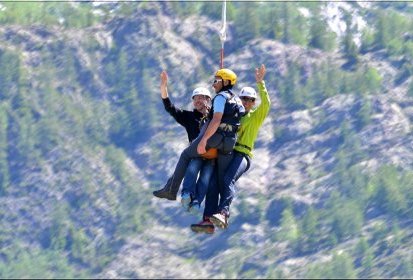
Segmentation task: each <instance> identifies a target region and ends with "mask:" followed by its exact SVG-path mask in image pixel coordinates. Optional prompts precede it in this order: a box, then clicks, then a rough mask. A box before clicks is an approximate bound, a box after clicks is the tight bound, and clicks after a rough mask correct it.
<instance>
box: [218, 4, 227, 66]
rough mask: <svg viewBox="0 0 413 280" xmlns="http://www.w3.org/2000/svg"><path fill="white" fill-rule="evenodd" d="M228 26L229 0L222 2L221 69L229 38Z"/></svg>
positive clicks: (220, 32)
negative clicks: (225, 46)
mask: <svg viewBox="0 0 413 280" xmlns="http://www.w3.org/2000/svg"><path fill="white" fill-rule="evenodd" d="M226 27H227V1H223V2H222V17H221V30H220V31H219V38H220V40H221V63H220V67H221V69H222V68H224V44H225V40H226V39H227V33H226Z"/></svg>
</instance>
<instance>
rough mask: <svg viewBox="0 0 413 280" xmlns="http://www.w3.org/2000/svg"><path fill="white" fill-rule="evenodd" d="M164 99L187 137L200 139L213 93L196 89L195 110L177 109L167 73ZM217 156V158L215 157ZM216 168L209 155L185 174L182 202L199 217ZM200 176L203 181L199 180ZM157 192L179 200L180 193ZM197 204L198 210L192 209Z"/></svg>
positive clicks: (162, 83)
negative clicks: (198, 213) (172, 100)
mask: <svg viewBox="0 0 413 280" xmlns="http://www.w3.org/2000/svg"><path fill="white" fill-rule="evenodd" d="M160 77H161V85H160V90H161V98H162V102H163V104H164V107H165V110H166V111H167V112H168V113H169V114H170V115H171V116H172V117H173V118H174V119H175V120H176V121H177V122H178V123H179V124H180V125H182V126H183V127H184V128H185V130H186V132H187V134H188V140H189V143H191V142H192V141H193V140H194V139H196V138H197V137H198V135H199V133H200V129H201V127H202V125H203V124H204V123H205V122H206V121H207V119H208V114H209V110H210V107H211V93H210V92H209V90H208V89H206V88H204V87H198V88H196V89H195V90H194V91H193V92H192V95H191V99H192V104H193V106H194V110H192V111H189V110H183V109H181V108H177V107H176V106H175V105H174V104H173V103H172V102H171V100H170V98H169V94H168V87H167V85H168V74H167V72H166V71H162V72H161V75H160ZM212 157H213V156H212ZM213 168H214V161H213V160H209V157H208V155H206V157H205V158H196V159H193V160H192V161H191V162H190V164H189V166H188V169H187V172H186V173H185V177H184V180H183V183H182V186H183V188H182V192H181V194H182V195H181V197H182V199H181V203H182V206H183V207H184V209H185V210H187V211H189V212H193V213H194V214H197V212H198V211H200V206H199V205H200V203H201V202H202V201H203V199H204V197H205V194H206V192H207V188H208V184H209V179H210V177H211V174H212V171H213ZM198 174H199V179H198V180H197V178H198ZM166 194H167V195H165V192H162V190H157V191H154V192H153V195H154V196H156V197H159V198H166V199H169V200H175V199H176V194H172V195H169V193H166ZM193 205H195V207H192V206H193Z"/></svg>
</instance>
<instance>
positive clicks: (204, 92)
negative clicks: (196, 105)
mask: <svg viewBox="0 0 413 280" xmlns="http://www.w3.org/2000/svg"><path fill="white" fill-rule="evenodd" d="M196 95H204V96H207V97H209V98H211V93H210V92H209V90H208V89H206V88H204V87H199V88H196V89H194V91H193V92H192V96H191V98H192V99H193V98H194V96H196Z"/></svg>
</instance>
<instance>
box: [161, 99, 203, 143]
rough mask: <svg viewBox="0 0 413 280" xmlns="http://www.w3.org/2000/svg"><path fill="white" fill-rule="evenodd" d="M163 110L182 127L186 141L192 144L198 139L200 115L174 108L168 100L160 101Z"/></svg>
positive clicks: (197, 112) (196, 112)
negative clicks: (186, 134) (186, 137)
mask: <svg viewBox="0 0 413 280" xmlns="http://www.w3.org/2000/svg"><path fill="white" fill-rule="evenodd" d="M162 101H163V105H164V106H165V110H166V111H167V112H168V113H169V114H170V115H171V116H172V117H173V118H174V119H175V120H176V121H177V122H178V123H179V124H180V125H182V126H183V127H185V129H186V133H188V140H189V142H192V141H193V140H194V139H195V138H197V137H198V135H199V132H200V127H201V121H202V117H203V115H202V113H201V112H199V111H197V110H196V109H194V110H193V111H187V110H182V109H181V108H177V107H175V105H174V104H172V102H171V100H170V99H169V98H166V99H162Z"/></svg>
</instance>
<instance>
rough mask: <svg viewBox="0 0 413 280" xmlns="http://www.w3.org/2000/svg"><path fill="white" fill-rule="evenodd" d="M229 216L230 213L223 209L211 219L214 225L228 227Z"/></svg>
mask: <svg viewBox="0 0 413 280" xmlns="http://www.w3.org/2000/svg"><path fill="white" fill-rule="evenodd" d="M228 218H229V215H228V214H227V213H225V212H224V211H222V212H221V213H217V214H214V215H212V216H211V217H210V218H209V219H210V221H211V222H212V223H213V224H214V226H216V227H219V228H223V229H226V228H227V227H228Z"/></svg>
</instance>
